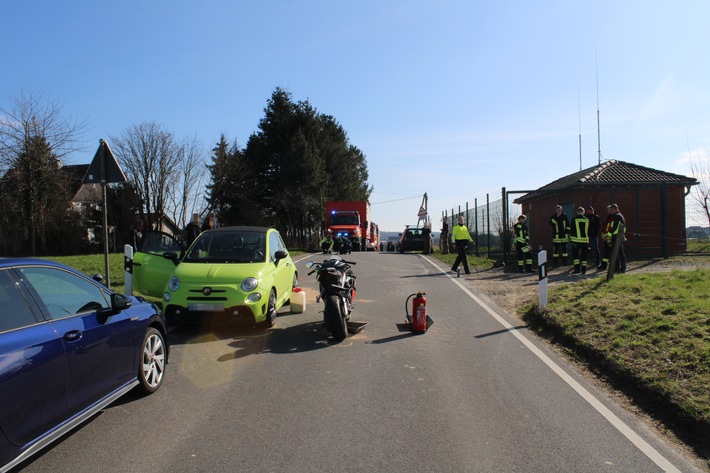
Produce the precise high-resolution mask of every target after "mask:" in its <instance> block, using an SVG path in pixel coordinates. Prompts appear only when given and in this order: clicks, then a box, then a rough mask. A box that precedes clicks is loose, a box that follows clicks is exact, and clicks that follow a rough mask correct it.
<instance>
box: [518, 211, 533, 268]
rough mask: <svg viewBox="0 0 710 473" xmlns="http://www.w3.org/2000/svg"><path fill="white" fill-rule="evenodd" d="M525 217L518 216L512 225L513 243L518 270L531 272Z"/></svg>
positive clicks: (530, 255)
mask: <svg viewBox="0 0 710 473" xmlns="http://www.w3.org/2000/svg"><path fill="white" fill-rule="evenodd" d="M527 219H528V218H527V217H526V216H525V215H521V216H519V217H518V223H516V224H515V225H513V235H514V239H513V245H514V246H515V253H516V255H517V257H518V272H519V273H524V272H526V271H527V272H528V273H532V272H533V267H532V265H533V260H532V252H531V251H530V235H529V234H528V225H527V223H526V222H527Z"/></svg>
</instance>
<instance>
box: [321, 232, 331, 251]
mask: <svg viewBox="0 0 710 473" xmlns="http://www.w3.org/2000/svg"><path fill="white" fill-rule="evenodd" d="M320 248H321V250H323V254H331V253H332V252H333V234H332V233H330V232H328V233H327V234H326V235H325V237H323V239H322V240H321V241H320Z"/></svg>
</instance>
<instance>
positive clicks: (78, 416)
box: [0, 258, 169, 471]
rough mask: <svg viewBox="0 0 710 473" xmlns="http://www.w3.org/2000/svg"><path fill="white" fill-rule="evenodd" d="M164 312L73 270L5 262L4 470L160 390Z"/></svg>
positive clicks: (0, 338)
mask: <svg viewBox="0 0 710 473" xmlns="http://www.w3.org/2000/svg"><path fill="white" fill-rule="evenodd" d="M168 355H169V345H168V341H167V330H166V324H165V320H164V318H163V314H162V312H161V311H160V310H159V309H158V308H157V307H156V306H155V305H154V304H150V303H148V302H145V301H144V300H143V299H140V298H136V297H128V296H124V295H122V294H117V293H114V292H112V291H111V290H109V289H107V288H106V287H105V286H103V285H101V284H100V283H98V282H97V281H94V280H93V279H91V278H89V277H88V276H86V275H84V274H82V273H80V272H78V271H75V270H74V269H71V268H69V267H67V266H64V265H61V264H58V263H54V262H51V261H44V260H39V259H29V258H11V259H6V258H0V406H2V408H0V471H5V470H7V469H10V468H12V467H14V466H16V465H18V464H19V463H21V462H22V461H24V460H25V459H27V458H28V457H29V456H31V455H33V454H34V453H36V452H37V451H39V450H40V449H42V448H43V447H45V446H47V445H48V444H50V443H51V442H53V441H54V440H56V439H58V438H59V437H61V436H62V435H64V434H65V433H67V432H68V431H69V430H71V429H73V428H75V427H76V426H77V425H79V424H80V423H82V422H84V421H85V420H86V419H88V418H89V417H91V416H93V415H94V414H96V413H97V412H99V411H100V410H101V409H103V408H105V407H106V406H107V405H108V404H110V403H111V402H113V401H115V400H116V399H118V398H119V397H120V396H122V395H123V394H125V393H127V392H128V391H130V390H132V389H133V388H136V387H137V388H138V389H140V390H142V391H143V392H144V393H146V394H150V393H153V392H155V391H156V390H157V389H158V388H159V387H160V386H161V384H162V382H163V375H164V373H165V366H166V363H167V361H168Z"/></svg>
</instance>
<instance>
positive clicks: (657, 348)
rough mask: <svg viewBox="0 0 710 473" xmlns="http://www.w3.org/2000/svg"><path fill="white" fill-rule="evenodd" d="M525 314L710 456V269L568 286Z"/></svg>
mask: <svg viewBox="0 0 710 473" xmlns="http://www.w3.org/2000/svg"><path fill="white" fill-rule="evenodd" d="M520 315H522V318H523V320H525V321H526V322H528V323H529V324H530V325H531V326H532V327H533V328H534V329H536V330H537V331H538V333H540V334H541V335H543V336H544V337H546V338H548V339H549V340H552V341H554V342H556V343H557V344H559V345H561V346H563V347H565V348H566V350H567V351H568V353H569V354H570V355H572V356H573V357H575V358H576V359H577V360H579V361H581V362H583V363H585V364H586V365H587V366H588V367H589V368H590V369H591V370H592V371H593V372H595V373H597V374H598V375H600V376H601V377H602V378H603V379H605V380H606V381H607V382H609V383H610V384H611V385H612V386H613V387H614V388H616V389H618V390H619V391H621V392H624V393H625V394H626V395H627V396H628V397H629V398H631V399H632V400H633V402H635V403H636V404H637V405H638V406H639V407H641V408H642V409H643V410H644V411H646V412H648V413H649V414H650V415H652V416H653V417H654V418H656V419H658V420H659V421H660V422H662V423H663V424H664V425H665V426H666V427H667V428H669V429H670V430H672V431H673V432H674V433H675V434H676V435H677V436H678V437H679V438H680V439H681V440H683V441H684V442H685V443H686V444H688V445H689V446H691V447H692V448H693V449H694V450H695V451H696V453H697V454H698V455H700V456H701V457H703V458H705V459H707V458H710V271H709V270H707V269H695V270H691V271H681V270H675V271H671V272H666V273H643V274H624V275H617V276H616V277H615V278H614V279H612V280H610V281H606V280H605V279H601V280H600V279H599V278H595V279H589V280H583V281H579V282H576V283H572V284H561V285H558V286H555V287H554V288H553V289H552V290H551V291H550V294H549V299H548V305H547V307H546V308H545V310H544V311H540V310H539V307H538V306H537V302H532V303H530V304H529V305H528V306H527V307H526V308H524V309H522V310H521V311H520Z"/></svg>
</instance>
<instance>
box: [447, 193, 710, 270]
mask: <svg viewBox="0 0 710 473" xmlns="http://www.w3.org/2000/svg"><path fill="white" fill-rule="evenodd" d="M525 192H529V191H525ZM520 193H523V192H522V191H521V192H516V191H510V192H507V191H506V188H505V187H503V188H501V194H500V195H497V196H496V195H494V196H491V194H485V196H482V197H477V198H474V199H473V200H472V201H469V202H465V203H464V204H461V205H458V206H457V207H452V208H451V209H446V210H443V211H442V212H441V221H442V223H443V222H444V221H446V222H448V224H449V230H450V229H451V228H452V227H453V226H454V225H456V222H457V219H458V217H459V216H463V217H464V219H465V225H466V227H468V231H469V233H470V234H471V237H472V238H473V239H474V242H475V243H476V245H475V248H474V249H471V250H470V253H471V254H475V255H476V256H485V257H487V258H491V259H499V260H502V262H503V263H507V261H508V259H509V257H510V254H509V250H510V247H511V241H512V235H511V228H512V226H513V225H514V224H515V219H516V217H517V215H519V214H520V213H521V212H522V209H521V207H520V205H518V204H512V203H511V202H510V201H511V200H512V199H514V198H515V197H516V195H517V194H520ZM450 234H451V233H450V232H449V236H450ZM686 239H687V253H688V254H701V255H708V254H710V221H708V216H707V215H706V214H705V211H704V210H703V209H702V208H700V207H699V206H697V205H695V203H694V202H691V201H687V202H686Z"/></svg>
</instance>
